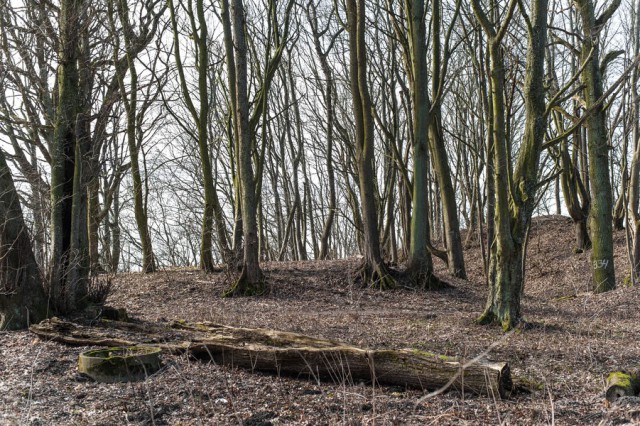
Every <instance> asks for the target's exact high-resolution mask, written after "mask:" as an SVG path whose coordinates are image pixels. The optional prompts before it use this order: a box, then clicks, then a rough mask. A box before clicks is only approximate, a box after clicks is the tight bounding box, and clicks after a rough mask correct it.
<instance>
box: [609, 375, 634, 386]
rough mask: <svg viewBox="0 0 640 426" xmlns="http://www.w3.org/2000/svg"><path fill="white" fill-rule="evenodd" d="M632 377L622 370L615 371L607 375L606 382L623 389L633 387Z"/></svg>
mask: <svg viewBox="0 0 640 426" xmlns="http://www.w3.org/2000/svg"><path fill="white" fill-rule="evenodd" d="M633 381H634V377H633V376H632V375H631V374H627V373H624V372H622V371H615V372H613V373H611V374H609V375H608V376H607V383H614V382H615V384H616V385H617V386H620V387H622V388H625V389H627V388H628V389H631V388H632V387H633Z"/></svg>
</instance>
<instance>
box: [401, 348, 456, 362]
mask: <svg viewBox="0 0 640 426" xmlns="http://www.w3.org/2000/svg"><path fill="white" fill-rule="evenodd" d="M411 353H413V354H416V355H420V356H423V357H425V358H437V359H439V360H441V361H446V362H455V361H457V360H456V359H455V358H453V357H450V356H447V355H439V354H434V353H433V352H427V351H421V350H420V349H411Z"/></svg>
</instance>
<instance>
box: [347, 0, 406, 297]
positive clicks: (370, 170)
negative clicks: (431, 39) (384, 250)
mask: <svg viewBox="0 0 640 426" xmlns="http://www.w3.org/2000/svg"><path fill="white" fill-rule="evenodd" d="M346 5H347V29H348V32H349V76H350V79H351V96H352V99H353V112H354V116H355V120H354V121H355V128H356V131H355V145H356V163H357V170H358V187H359V189H360V199H361V203H362V204H361V206H362V224H363V227H364V253H363V254H364V264H363V265H362V269H361V270H360V271H359V274H360V277H361V278H362V281H363V282H364V283H365V284H366V285H369V286H372V287H376V288H379V289H388V288H391V287H394V286H395V279H394V278H393V277H392V276H391V275H390V273H389V270H388V268H387V266H386V265H385V264H384V262H383V260H382V256H381V252H380V235H379V231H378V214H377V210H376V200H375V194H374V192H375V187H374V182H375V181H376V174H375V171H374V167H373V152H374V128H373V113H372V111H371V98H370V95H369V88H368V83H367V54H366V48H367V47H366V42H365V31H364V30H365V25H366V21H365V2H364V0H347V1H346Z"/></svg>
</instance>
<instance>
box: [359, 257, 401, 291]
mask: <svg viewBox="0 0 640 426" xmlns="http://www.w3.org/2000/svg"><path fill="white" fill-rule="evenodd" d="M355 276H356V280H357V281H358V282H360V283H362V286H363V287H371V288H375V289H376V290H391V289H392V288H395V287H396V286H397V282H396V279H395V277H394V276H393V270H392V269H390V268H389V267H388V266H387V265H385V264H384V263H383V262H379V263H377V262H367V261H364V262H363V263H362V265H360V267H358V269H357V270H356V272H355Z"/></svg>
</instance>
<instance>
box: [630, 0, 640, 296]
mask: <svg viewBox="0 0 640 426" xmlns="http://www.w3.org/2000/svg"><path fill="white" fill-rule="evenodd" d="M634 34H635V36H634V46H633V47H634V54H635V55H636V56H637V55H639V54H640V1H636V9H635V21H634ZM639 77H640V71H639V70H638V67H636V68H635V69H634V70H633V72H632V74H631V114H632V118H631V126H632V127H631V139H632V142H633V160H632V161H631V168H630V173H629V200H628V202H629V205H628V207H627V208H628V209H629V211H630V214H631V215H632V218H633V234H634V238H633V249H632V250H633V251H632V255H631V277H632V279H633V281H634V284H640V211H638V208H639V206H640V96H638V80H639ZM629 222H631V220H629Z"/></svg>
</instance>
